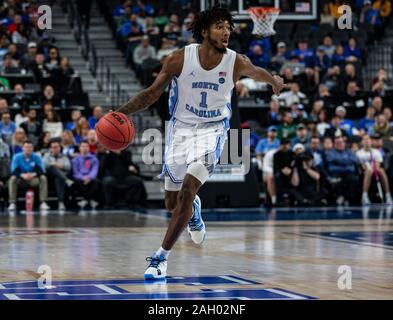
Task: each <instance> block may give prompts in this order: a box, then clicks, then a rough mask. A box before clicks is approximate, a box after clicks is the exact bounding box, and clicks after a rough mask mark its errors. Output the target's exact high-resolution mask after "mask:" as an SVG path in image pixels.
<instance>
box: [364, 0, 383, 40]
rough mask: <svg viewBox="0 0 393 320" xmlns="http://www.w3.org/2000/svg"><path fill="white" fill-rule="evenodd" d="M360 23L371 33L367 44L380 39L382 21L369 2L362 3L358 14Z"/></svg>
mask: <svg viewBox="0 0 393 320" xmlns="http://www.w3.org/2000/svg"><path fill="white" fill-rule="evenodd" d="M360 23H361V24H365V25H367V26H369V27H370V29H371V31H370V34H369V37H368V42H369V44H372V43H373V42H374V39H375V40H379V39H381V37H382V35H383V34H382V19H381V16H380V12H379V11H378V10H375V9H374V8H373V7H372V3H371V1H370V0H365V1H364V6H363V8H362V11H361V14H360Z"/></svg>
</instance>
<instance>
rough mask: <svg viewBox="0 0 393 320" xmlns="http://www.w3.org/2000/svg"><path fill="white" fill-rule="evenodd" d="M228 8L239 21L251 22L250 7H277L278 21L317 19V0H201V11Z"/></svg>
mask: <svg viewBox="0 0 393 320" xmlns="http://www.w3.org/2000/svg"><path fill="white" fill-rule="evenodd" d="M216 4H221V5H222V6H225V7H228V8H229V9H230V10H231V11H232V13H233V14H234V15H235V18H236V19H237V20H249V19H250V16H249V14H248V12H247V9H248V8H249V7H276V8H279V9H280V15H279V17H278V20H314V19H317V0H201V11H202V10H205V9H206V8H210V7H211V6H213V5H216Z"/></svg>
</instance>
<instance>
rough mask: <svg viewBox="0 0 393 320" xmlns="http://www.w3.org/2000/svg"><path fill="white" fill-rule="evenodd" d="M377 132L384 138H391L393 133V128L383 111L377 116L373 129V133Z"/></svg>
mask: <svg viewBox="0 0 393 320" xmlns="http://www.w3.org/2000/svg"><path fill="white" fill-rule="evenodd" d="M375 133H378V134H379V135H381V137H382V139H384V140H389V138H390V137H391V136H392V134H393V129H392V127H391V126H390V123H389V121H388V120H387V119H386V116H385V115H384V114H383V113H381V114H379V115H378V116H376V118H375V125H374V127H373V128H372V130H371V134H375Z"/></svg>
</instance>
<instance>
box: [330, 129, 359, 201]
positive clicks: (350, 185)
mask: <svg viewBox="0 0 393 320" xmlns="http://www.w3.org/2000/svg"><path fill="white" fill-rule="evenodd" d="M325 168H326V172H327V175H328V181H329V182H330V184H331V189H332V191H333V193H334V194H335V195H336V196H337V204H338V205H342V204H343V203H344V201H350V200H354V199H355V197H356V196H357V195H360V193H359V190H361V189H360V179H359V174H358V159H357V157H356V155H355V154H354V153H353V152H352V151H351V150H347V149H346V148H345V141H344V138H343V137H342V136H338V137H335V138H334V148H333V149H331V150H328V151H326V153H325Z"/></svg>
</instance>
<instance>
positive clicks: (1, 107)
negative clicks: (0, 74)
mask: <svg viewBox="0 0 393 320" xmlns="http://www.w3.org/2000/svg"><path fill="white" fill-rule="evenodd" d="M8 111H9V109H8V102H7V100H6V99H2V98H0V114H2V113H4V112H8Z"/></svg>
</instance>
